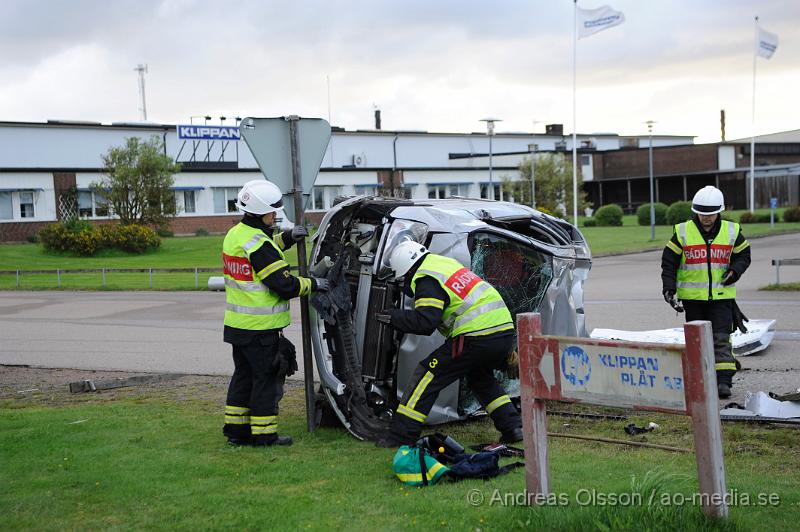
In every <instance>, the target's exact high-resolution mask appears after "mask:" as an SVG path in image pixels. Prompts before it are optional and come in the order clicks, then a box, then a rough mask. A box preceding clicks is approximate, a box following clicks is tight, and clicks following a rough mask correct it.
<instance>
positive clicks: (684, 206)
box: [667, 201, 693, 225]
mask: <svg viewBox="0 0 800 532" xmlns="http://www.w3.org/2000/svg"><path fill="white" fill-rule="evenodd" d="M692 215H693V213H692V202H690V201H676V202H675V203H673V204H672V205H670V206H669V209H667V225H675V224H679V223H681V222H685V221H686V220H691V219H692Z"/></svg>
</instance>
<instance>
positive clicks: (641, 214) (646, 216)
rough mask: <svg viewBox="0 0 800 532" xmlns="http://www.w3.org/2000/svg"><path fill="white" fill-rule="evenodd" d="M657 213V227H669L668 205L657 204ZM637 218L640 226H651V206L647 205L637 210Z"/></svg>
mask: <svg viewBox="0 0 800 532" xmlns="http://www.w3.org/2000/svg"><path fill="white" fill-rule="evenodd" d="M654 205H655V211H656V225H667V209H668V208H669V207H667V205H666V203H660V202H659V203H655V204H654ZM636 218H637V219H638V220H639V225H650V204H649V203H645V204H644V205H642V206H641V207H639V208H638V209H636Z"/></svg>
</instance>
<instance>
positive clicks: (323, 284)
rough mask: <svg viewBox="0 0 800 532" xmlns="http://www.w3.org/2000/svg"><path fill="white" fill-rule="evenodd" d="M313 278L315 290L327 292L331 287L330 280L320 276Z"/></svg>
mask: <svg viewBox="0 0 800 532" xmlns="http://www.w3.org/2000/svg"><path fill="white" fill-rule="evenodd" d="M312 279H314V286H315V288H314V291H315V292H327V291H328V290H330V289H331V282H330V281H329V280H327V279H325V278H322V277H312Z"/></svg>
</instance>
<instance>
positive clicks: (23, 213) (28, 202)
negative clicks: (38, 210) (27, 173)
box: [19, 192, 35, 218]
mask: <svg viewBox="0 0 800 532" xmlns="http://www.w3.org/2000/svg"><path fill="white" fill-rule="evenodd" d="M34 216H35V215H34V211H33V192H20V193H19V217H20V218H33V217H34Z"/></svg>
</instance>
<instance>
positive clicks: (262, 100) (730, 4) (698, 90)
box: [0, 0, 800, 142]
mask: <svg viewBox="0 0 800 532" xmlns="http://www.w3.org/2000/svg"><path fill="white" fill-rule="evenodd" d="M604 3H605V2H604V1H603V0H598V1H590V0H580V2H579V5H580V6H581V7H584V8H594V7H599V6H601V5H603V4H604ZM609 5H610V6H611V7H613V8H615V9H617V10H619V11H622V12H623V13H624V14H625V17H626V22H625V23H624V24H622V25H621V26H617V27H615V28H611V29H608V30H605V31H603V32H601V33H598V34H595V35H593V36H590V37H588V38H585V39H582V40H580V41H578V50H577V54H578V62H577V72H578V76H577V80H578V84H577V87H578V91H577V96H578V98H577V108H578V120H577V130H578V132H580V133H592V132H616V133H620V134H630V135H632V134H641V133H644V132H645V131H646V128H645V126H644V124H643V122H644V121H646V120H655V121H656V122H657V124H656V126H655V131H656V132H657V133H662V134H681V135H682V134H689V135H697V136H698V139H697V140H698V141H699V142H713V141H717V140H719V136H720V127H719V112H720V109H725V111H726V114H727V135H726V137H727V138H728V139H733V138H740V137H746V136H749V135H750V132H751V126H750V124H751V101H752V100H751V98H752V96H751V94H752V93H751V91H752V68H753V16H754V15H759V17H760V22H761V25H762V27H763V28H764V29H766V30H768V31H771V32H773V33H777V34H778V36H779V37H780V44H779V46H778V49H777V51H776V52H775V55H773V57H772V59H770V60H766V59H763V58H759V59H758V66H757V68H758V76H757V92H756V97H757V103H756V130H757V132H758V133H767V132H775V131H784V130H789V129H797V128H800V120H799V119H798V118H800V105H798V100H799V99H800V98H799V97H798V94H800V61H798V59H800V32H799V31H798V28H800V1H798V0H702V1H701V0H694V1H689V0H668V1H666V0H665V1H660V2H656V1H655V0H647V1H642V0H611V1H610V2H609ZM572 10H573V6H572V2H571V1H570V0H525V1H523V0H507V1H506V0H493V1H489V0H484V1H474V0H452V1H451V0H393V1H389V0H363V1H356V0H340V1H335V0H288V1H274V0H261V1H256V0H253V1H249V0H241V1H235V0H230V1H220V0H213V1H211V0H160V1H158V0H70V1H66V0H63V1H56V0H50V1H44V0H19V1H18V0H2V1H0V57H1V58H2V60H0V121H6V120H15V121H17V120H19V121H42V120H47V119H80V120H96V121H102V122H104V123H107V122H111V121H131V120H139V118H140V114H139V107H140V102H139V94H138V86H137V74H136V72H134V70H133V69H134V67H135V66H136V65H137V63H147V65H148V67H149V73H148V74H147V76H146V84H147V90H146V95H147V111H148V119H149V120H152V121H156V122H164V123H188V122H189V120H190V117H192V116H197V115H205V114H209V115H212V116H214V117H218V116H220V115H227V116H229V117H232V116H236V115H239V116H280V115H285V114H299V115H301V116H316V117H322V118H327V117H328V90H327V83H326V77H327V78H329V79H330V113H331V118H332V120H331V122H332V124H333V125H336V126H341V127H345V128H347V129H357V128H371V127H373V109H374V107H373V105H377V106H378V107H379V108H380V109H381V112H382V116H383V128H384V129H424V130H428V131H445V132H469V131H485V126H484V124H483V123H481V122H480V119H481V118H485V117H487V116H492V117H498V118H502V119H503V122H502V123H501V124H499V125H498V131H528V132H529V131H543V130H544V124H545V123H563V124H564V125H565V128H564V129H565V131H570V132H571V131H572ZM534 120H536V121H537V123H536V124H535V125H534ZM216 121H217V122H218V120H216Z"/></svg>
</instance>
